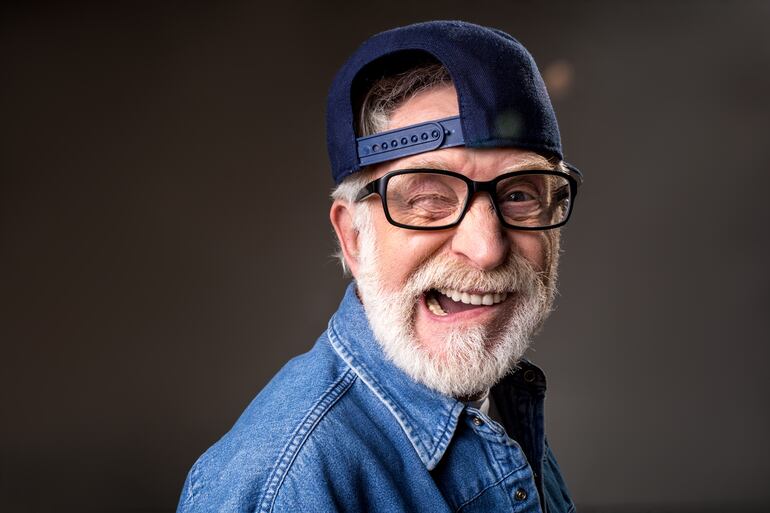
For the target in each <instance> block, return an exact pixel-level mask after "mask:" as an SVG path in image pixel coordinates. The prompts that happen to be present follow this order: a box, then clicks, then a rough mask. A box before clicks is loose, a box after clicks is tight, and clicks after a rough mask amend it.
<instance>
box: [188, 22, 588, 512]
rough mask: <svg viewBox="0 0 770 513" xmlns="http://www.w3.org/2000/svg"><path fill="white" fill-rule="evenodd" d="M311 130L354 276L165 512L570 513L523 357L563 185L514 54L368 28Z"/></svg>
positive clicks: (466, 36) (419, 33)
mask: <svg viewBox="0 0 770 513" xmlns="http://www.w3.org/2000/svg"><path fill="white" fill-rule="evenodd" d="M327 132H328V134H327V135H328V147H329V155H330V158H331V163H332V174H333V176H334V180H335V182H336V184H337V188H336V189H335V190H334V193H333V198H334V202H333V204H332V207H331V213H330V217H331V223H332V225H333V227H334V230H335V232H336V234H337V237H338V239H339V247H340V258H341V259H342V262H343V266H344V267H345V268H346V269H348V270H349V271H350V273H351V274H352V275H353V277H354V278H355V281H354V282H353V283H352V284H351V285H350V286H349V288H348V290H347V293H346V294H345V297H344V298H343V300H342V304H341V305H340V307H339V310H338V311H337V312H336V313H335V314H334V316H333V317H332V319H331V320H330V322H329V327H328V330H327V331H326V332H325V333H324V334H323V335H322V336H321V337H320V338H319V339H318V341H317V342H316V344H315V346H314V347H313V349H312V350H311V351H310V352H308V353H306V354H304V355H302V356H300V357H297V358H295V359H293V360H292V361H290V362H289V363H288V364H287V365H286V366H285V367H284V368H283V369H282V370H281V371H280V372H279V373H278V374H277V375H276V376H275V378H274V379H273V380H272V381H271V382H270V383H269V384H268V385H267V386H266V387H265V389H264V390H262V392H261V393H260V394H259V395H258V396H257V398H256V399H255V400H254V401H253V402H252V404H251V405H250V406H249V407H248V408H247V410H246V411H245V412H244V414H243V415H242V416H241V418H240V419H239V420H238V422H237V423H236V425H235V426H234V427H233V428H232V430H231V431H230V432H229V433H228V434H227V435H225V436H224V437H223V438H222V439H221V440H220V441H219V442H217V443H216V444H215V445H214V446H213V447H211V448H210V449H209V450H208V451H207V452H206V453H205V454H204V455H203V456H202V457H201V458H200V459H199V460H198V461H197V462H196V463H195V465H194V467H193V468H192V470H191V471H190V474H189V476H188V478H187V481H186V483H185V486H184V490H183V492H182V496H181V500H180V504H179V511H180V512H188V511H189V512H193V511H195V512H198V511H201V512H202V511H228V512H230V511H244V512H246V511H249V512H253V511H257V512H268V511H350V512H361V511H383V512H393V511H419V512H449V511H463V512H490V511H527V512H530V511H531V512H535V511H544V512H545V511H548V512H562V511H564V512H566V511H573V510H574V506H573V505H572V502H571V500H570V498H569V495H568V493H567V490H566V487H565V485H564V483H563V480H562V478H561V476H560V473H559V467H558V465H557V463H556V460H555V458H554V456H553V454H552V452H551V450H550V449H549V447H548V444H547V443H546V441H545V436H544V433H543V424H544V422H543V398H544V394H545V380H544V377H543V374H542V373H541V372H540V370H539V369H537V368H536V367H535V366H534V365H532V364H531V363H529V362H528V361H527V360H525V359H523V355H524V352H525V350H526V349H527V347H528V345H529V341H530V339H531V337H532V335H533V333H534V332H535V331H536V330H537V329H538V327H539V326H540V325H541V324H542V322H543V320H544V319H545V317H546V316H547V315H548V312H549V310H550V307H551V303H552V300H553V296H554V287H555V281H556V267H557V260H558V254H559V227H561V226H562V225H564V223H566V222H567V220H568V218H569V216H570V212H571V210H572V206H573V205H574V200H575V194H576V192H577V186H578V183H579V181H580V174H579V172H578V171H577V170H576V169H575V168H573V167H571V166H569V165H567V164H565V163H564V161H563V158H562V152H561V143H560V139H559V132H558V127H557V124H556V118H555V116H554V113H553V109H552V107H551V104H550V101H549V99H548V95H547V93H546V91H545V87H544V85H543V82H542V79H541V78H540V75H539V73H538V71H537V68H536V66H535V64H534V61H533V60H532V57H531V56H530V55H529V53H528V52H527V51H526V49H525V48H524V47H523V46H522V45H521V44H520V43H519V42H518V41H516V40H515V39H513V38H512V37H510V36H509V35H507V34H505V33H503V32H501V31H498V30H493V29H488V28H484V27H480V26H477V25H472V24H468V23H463V22H429V23H421V24H416V25H411V26H408V27H402V28H397V29H394V30H391V31H388V32H384V33H382V34H378V35H376V36H374V37H372V38H371V39H369V40H368V41H366V42H365V43H364V44H363V45H362V46H361V47H360V48H359V49H358V50H357V51H356V52H355V53H354V54H353V56H352V57H351V58H350V59H349V60H348V62H347V63H346V64H345V65H344V66H343V68H342V69H341V70H340V72H339V73H338V75H337V77H336V78H335V81H334V83H333V85H332V88H331V90H330V93H329V102H328V112H327Z"/></svg>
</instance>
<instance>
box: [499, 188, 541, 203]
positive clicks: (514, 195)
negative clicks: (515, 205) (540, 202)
mask: <svg viewBox="0 0 770 513" xmlns="http://www.w3.org/2000/svg"><path fill="white" fill-rule="evenodd" d="M533 199H535V197H534V196H533V195H532V194H530V193H528V192H527V191H523V190H518V191H511V192H509V193H508V194H507V195H506V198H505V200H506V201H531V200H533Z"/></svg>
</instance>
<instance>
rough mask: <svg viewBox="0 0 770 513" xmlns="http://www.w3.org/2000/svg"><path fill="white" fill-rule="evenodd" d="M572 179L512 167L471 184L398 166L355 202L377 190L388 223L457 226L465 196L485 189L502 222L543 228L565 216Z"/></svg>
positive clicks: (574, 190)
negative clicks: (490, 178)
mask: <svg viewBox="0 0 770 513" xmlns="http://www.w3.org/2000/svg"><path fill="white" fill-rule="evenodd" d="M577 178H578V179H579V178H580V175H577ZM578 183H579V182H578V180H576V178H575V177H574V176H572V174H571V173H563V172H561V171H550V170H549V171H546V170H524V171H514V172H511V173H505V174H503V175H500V176H498V177H497V178H495V179H493V180H489V181H487V182H477V181H475V180H471V179H470V178H468V177H467V176H464V175H461V174H459V173H455V172H452V171H443V170H438V169H404V170H400V171H391V172H390V173H387V174H386V175H383V176H381V177H380V178H378V179H376V180H374V181H372V182H369V183H368V184H366V186H365V187H364V188H362V189H361V191H360V192H359V193H358V195H357V196H356V201H362V200H364V199H366V198H367V197H369V196H370V195H372V194H379V195H380V198H381V199H382V208H383V209H384V211H385V217H386V218H387V219H388V222H389V223H390V224H392V225H394V226H398V227H400V228H407V229H409V230H443V229H446V228H452V227H454V226H457V225H458V224H460V221H462V220H463V217H464V216H465V213H466V212H467V211H468V207H469V206H470V203H471V198H472V197H473V196H474V195H475V194H476V193H477V192H486V193H488V194H489V196H490V197H491V198H492V204H493V205H494V208H495V212H497V217H498V218H499V219H500V222H501V223H502V224H503V226H505V227H507V228H515V229H517V230H549V229H551V228H558V227H559V226H562V225H564V224H565V223H566V222H567V220H569V216H570V214H571V212H572V207H573V205H574V204H575V196H576V195H577V186H578Z"/></svg>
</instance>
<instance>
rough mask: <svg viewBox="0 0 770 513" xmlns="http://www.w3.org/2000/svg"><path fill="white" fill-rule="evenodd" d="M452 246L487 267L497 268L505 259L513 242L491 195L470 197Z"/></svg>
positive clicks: (471, 260) (477, 265)
mask: <svg viewBox="0 0 770 513" xmlns="http://www.w3.org/2000/svg"><path fill="white" fill-rule="evenodd" d="M451 248H452V251H453V252H454V253H456V254H458V255H460V256H462V257H464V258H465V259H467V261H468V262H469V263H470V264H471V265H473V266H474V267H476V268H478V269H480V270H484V271H488V270H492V269H495V268H496V267H498V266H500V265H501V264H503V263H504V262H505V261H506V259H507V258H508V252H509V251H510V250H511V248H510V242H509V240H508V237H507V236H506V233H505V228H504V227H503V225H502V224H500V220H499V219H498V218H497V214H496V213H495V210H494V206H493V205H492V199H491V198H490V197H489V195H487V194H483V193H482V194H476V195H475V197H473V198H471V204H470V206H469V207H468V211H467V212H466V213H465V217H464V218H463V220H462V221H461V222H460V224H459V225H458V226H457V228H456V229H455V233H454V235H453V237H452V242H451Z"/></svg>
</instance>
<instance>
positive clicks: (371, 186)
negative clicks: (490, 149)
mask: <svg viewBox="0 0 770 513" xmlns="http://www.w3.org/2000/svg"><path fill="white" fill-rule="evenodd" d="M415 173H431V174H436V175H445V176H453V177H455V178H459V179H460V180H462V181H463V182H465V184H466V185H467V186H468V194H467V195H466V197H465V204H464V205H463V208H462V212H461V213H460V215H459V217H458V218H457V220H456V221H455V222H453V223H450V224H446V225H441V226H412V225H408V224H402V223H399V222H397V221H395V220H394V219H393V218H392V217H391V216H390V212H389V211H388V205H387V199H386V197H385V196H386V194H385V192H386V191H387V189H388V182H389V181H390V179H391V178H393V177H394V176H399V175H405V174H415ZM526 175H550V176H560V177H562V178H565V179H566V180H567V183H568V184H569V189H570V202H569V209H568V210H567V215H566V216H565V217H564V219H563V220H562V221H560V222H558V223H556V224H552V225H548V226H515V225H512V224H510V223H508V222H507V221H506V220H505V218H504V217H503V213H502V211H501V210H500V206H499V205H498V204H497V199H496V192H497V191H496V187H497V184H498V182H500V181H502V180H504V179H506V178H510V177H511V176H526ZM582 182H583V180H582V174H581V173H580V172H579V171H577V170H575V171H573V170H572V169H570V168H568V169H567V172H566V173H565V172H564V171H556V170H552V169H522V170H517V171H511V172H510V173H503V174H502V175H500V176H497V177H495V178H493V179H492V180H486V181H477V180H471V179H470V178H468V177H467V176H465V175H463V174H460V173H456V172H454V171H447V170H444V169H430V168H413V169H397V170H394V171H390V172H388V173H385V174H384V175H382V176H381V177H379V178H377V179H375V180H372V181H371V182H369V183H368V184H366V185H364V186H363V187H362V188H361V190H360V191H358V194H357V195H356V199H355V202H356V203H358V202H359V201H363V200H365V199H366V198H368V197H369V196H371V195H372V194H377V195H379V196H380V200H381V202H382V210H383V212H384V213H385V218H386V219H387V220H388V222H389V223H390V224H392V225H393V226H397V227H399V228H404V229H406V230H419V231H434V230H447V229H449V228H454V227H455V226H457V225H459V224H460V223H461V222H462V220H463V219H464V218H465V214H467V213H468V210H469V209H470V205H471V200H472V199H473V197H474V196H475V195H476V193H479V192H486V193H487V194H489V198H490V200H491V201H492V206H493V208H494V209H495V213H497V218H498V219H499V220H500V223H501V224H502V225H503V226H504V227H506V228H508V229H511V230H523V231H544V230H553V229H554V228H559V227H561V226H564V225H565V224H567V221H569V218H570V216H571V215H572V209H573V208H574V206H575V198H576V197H577V190H578V185H580V184H581V183H582Z"/></svg>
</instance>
